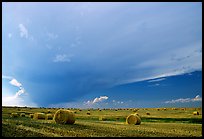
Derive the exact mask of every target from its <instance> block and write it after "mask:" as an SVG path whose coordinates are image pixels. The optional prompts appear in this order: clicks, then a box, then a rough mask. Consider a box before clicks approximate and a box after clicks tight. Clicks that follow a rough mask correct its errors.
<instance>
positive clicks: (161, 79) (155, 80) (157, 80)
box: [148, 78, 166, 83]
mask: <svg viewBox="0 0 204 139" xmlns="http://www.w3.org/2000/svg"><path fill="white" fill-rule="evenodd" d="M165 79H166V78H160V79H154V80H149V81H148V82H150V83H151V82H159V81H163V80H165Z"/></svg>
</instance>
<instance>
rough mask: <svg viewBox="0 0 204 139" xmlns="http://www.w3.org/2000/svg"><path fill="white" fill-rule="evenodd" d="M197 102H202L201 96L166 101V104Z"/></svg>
mask: <svg viewBox="0 0 204 139" xmlns="http://www.w3.org/2000/svg"><path fill="white" fill-rule="evenodd" d="M195 101H202V98H201V97H200V96H199V95H197V96H196V97H195V98H179V99H175V100H170V101H165V102H164V103H187V102H195Z"/></svg>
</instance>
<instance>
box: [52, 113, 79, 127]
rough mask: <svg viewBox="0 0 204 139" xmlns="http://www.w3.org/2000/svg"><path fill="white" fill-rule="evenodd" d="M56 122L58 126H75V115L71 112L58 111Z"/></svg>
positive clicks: (55, 117)
mask: <svg viewBox="0 0 204 139" xmlns="http://www.w3.org/2000/svg"><path fill="white" fill-rule="evenodd" d="M54 120H55V122H56V123H58V124H74V122H75V115H74V113H73V112H72V111H69V110H62V109H60V110H58V111H56V113H55V115H54Z"/></svg>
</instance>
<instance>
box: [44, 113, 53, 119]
mask: <svg viewBox="0 0 204 139" xmlns="http://www.w3.org/2000/svg"><path fill="white" fill-rule="evenodd" d="M52 119H53V115H52V114H46V115H45V120H52Z"/></svg>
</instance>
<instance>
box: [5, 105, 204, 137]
mask: <svg viewBox="0 0 204 139" xmlns="http://www.w3.org/2000/svg"><path fill="white" fill-rule="evenodd" d="M57 110H58V109H57V108H28V107H21V108H20V107H3V108H2V136H4V137H202V109H201V108H185V109H184V108H177V109H176V110H175V109H173V108H167V109H166V110H164V109H163V108H159V110H157V109H156V108H145V109H143V108H139V109H138V110H137V113H138V114H139V115H140V116H141V120H142V122H141V124H140V125H129V124H126V117H127V116H128V115H129V114H133V113H135V111H134V109H101V110H98V109H81V110H79V109H70V110H71V111H73V112H74V113H75V118H76V121H75V123H74V124H73V125H68V124H67V125H61V124H56V123H55V121H54V120H42V119H41V120H36V119H32V118H30V117H29V114H32V113H35V112H40V113H45V114H47V113H51V114H54V113H55V112H56V111H57ZM88 111H90V115H87V112H88ZM194 111H198V112H199V115H193V112H194ZM11 113H19V114H20V113H25V117H20V116H19V117H10V115H11ZM147 113H150V115H147ZM100 117H103V119H100Z"/></svg>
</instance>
